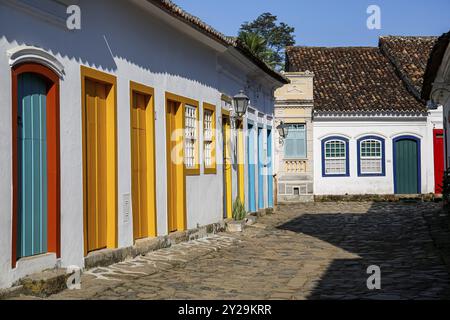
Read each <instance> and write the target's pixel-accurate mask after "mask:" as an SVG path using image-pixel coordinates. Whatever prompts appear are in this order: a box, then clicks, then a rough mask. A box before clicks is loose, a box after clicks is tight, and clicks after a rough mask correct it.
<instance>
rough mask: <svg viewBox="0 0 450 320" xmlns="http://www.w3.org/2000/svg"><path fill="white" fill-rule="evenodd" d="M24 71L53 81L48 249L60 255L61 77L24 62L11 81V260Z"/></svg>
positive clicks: (50, 94) (49, 115)
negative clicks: (19, 96) (18, 123)
mask: <svg viewBox="0 0 450 320" xmlns="http://www.w3.org/2000/svg"><path fill="white" fill-rule="evenodd" d="M24 73H34V74H37V75H40V76H41V77H44V78H45V79H46V80H47V81H48V82H49V84H50V86H49V89H48V92H47V110H46V112H47V115H46V116H47V167H48V171H47V176H48V180H47V192H48V208H47V225H48V227H47V252H54V253H56V256H57V258H60V257H61V166H60V114H59V112H60V84H59V81H60V78H59V76H58V75H57V74H56V73H55V72H54V71H52V70H51V69H49V68H48V67H46V66H44V65H42V64H39V63H34V62H33V63H23V64H19V65H17V66H14V67H13V68H12V69H11V85H12V180H13V181H12V189H13V190H12V193H13V196H12V198H13V199H12V254H11V263H12V267H13V268H15V267H16V264H17V227H18V211H17V210H18V192H19V190H18V183H19V182H18V169H19V168H18V150H17V149H18V148H17V135H18V133H17V130H18V127H17V114H18V104H19V101H18V99H19V98H18V78H19V76H20V75H21V74H24Z"/></svg>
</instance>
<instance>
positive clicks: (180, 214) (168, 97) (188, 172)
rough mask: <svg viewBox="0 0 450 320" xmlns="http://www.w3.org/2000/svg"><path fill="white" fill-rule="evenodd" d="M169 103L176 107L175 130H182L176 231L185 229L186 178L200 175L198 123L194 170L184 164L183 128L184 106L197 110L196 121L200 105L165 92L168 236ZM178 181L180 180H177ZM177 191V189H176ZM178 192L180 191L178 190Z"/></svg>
mask: <svg viewBox="0 0 450 320" xmlns="http://www.w3.org/2000/svg"><path fill="white" fill-rule="evenodd" d="M169 101H172V102H175V103H177V104H178V105H179V106H178V112H177V115H176V118H177V120H178V121H179V122H180V128H177V129H182V130H183V139H182V140H183V143H182V146H181V157H182V159H181V160H182V163H181V164H176V165H177V166H180V168H182V169H181V170H182V175H181V176H182V180H183V181H178V182H181V191H182V197H183V201H182V207H181V209H180V208H177V212H176V215H177V225H178V226H177V227H178V230H177V231H184V230H186V229H187V209H186V203H187V199H186V177H187V176H196V175H200V160H199V159H200V146H199V144H200V141H199V137H200V134H199V123H198V122H199V121H197V143H196V150H195V152H196V157H197V158H196V161H197V163H196V168H194V169H187V168H186V166H185V163H184V141H185V139H184V128H185V106H186V104H188V105H192V106H194V107H196V108H197V120H198V116H199V114H200V110H199V109H200V104H199V102H198V101H196V100H193V99H189V98H186V97H183V96H179V95H176V94H173V93H170V92H166V93H165V118H166V120H165V122H166V166H167V168H166V171H167V172H166V174H167V189H166V192H167V196H166V200H167V210H166V212H167V232H168V234H170V233H171V230H170V225H169V215H170V212H169V205H170V198H169V194H170V191H171V187H172V186H171V181H170V179H169V167H170V166H172V165H173V164H172V161H171V153H172V151H171V150H169V149H170V143H171V137H172V133H171V132H169V123H168V121H169V118H168V117H167V113H168V107H169ZM179 179H180V178H179ZM178 190H179V189H178ZM179 191H180V190H179Z"/></svg>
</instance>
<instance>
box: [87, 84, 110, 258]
mask: <svg viewBox="0 0 450 320" xmlns="http://www.w3.org/2000/svg"><path fill="white" fill-rule="evenodd" d="M85 90H86V165H87V168H86V180H87V185H86V203H87V212H86V226H87V245H88V248H87V251H88V252H91V251H95V250H99V249H104V248H106V247H107V213H108V199H107V186H108V184H107V174H108V173H107V166H106V163H107V162H108V158H107V150H106V147H107V118H106V117H107V115H106V112H107V110H106V108H107V103H106V99H107V92H108V90H109V89H108V86H107V85H106V84H103V83H100V82H95V81H93V80H86V84H85Z"/></svg>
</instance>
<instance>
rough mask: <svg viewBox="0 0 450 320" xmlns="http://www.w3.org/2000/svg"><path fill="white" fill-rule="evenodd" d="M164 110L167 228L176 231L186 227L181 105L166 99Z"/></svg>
mask: <svg viewBox="0 0 450 320" xmlns="http://www.w3.org/2000/svg"><path fill="white" fill-rule="evenodd" d="M166 111H167V112H166V130H167V131H166V137H167V156H166V157H167V181H168V183H167V207H168V208H167V211H168V230H169V232H176V231H182V230H184V229H185V228H186V223H185V203H186V198H185V192H186V191H185V180H184V179H185V177H184V161H183V156H184V153H183V149H184V144H183V139H184V136H183V131H182V130H180V129H182V128H183V106H182V104H181V103H178V102H175V101H170V100H168V101H167V110H166Z"/></svg>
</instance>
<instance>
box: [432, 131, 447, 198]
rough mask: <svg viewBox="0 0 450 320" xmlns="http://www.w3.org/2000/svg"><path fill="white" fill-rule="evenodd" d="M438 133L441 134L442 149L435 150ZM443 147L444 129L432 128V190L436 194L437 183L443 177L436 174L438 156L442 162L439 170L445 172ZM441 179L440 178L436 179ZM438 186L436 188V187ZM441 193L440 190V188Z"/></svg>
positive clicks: (439, 182)
mask: <svg viewBox="0 0 450 320" xmlns="http://www.w3.org/2000/svg"><path fill="white" fill-rule="evenodd" d="M438 135H442V149H441V150H437V136H438ZM444 149H445V137H444V129H433V159H434V161H433V165H434V189H435V190H434V192H435V193H436V194H438V193H437V191H438V189H439V188H440V187H439V185H440V184H441V183H442V179H443V178H444V177H443V176H442V177H438V176H437V172H436V171H437V170H436V168H437V164H438V163H437V159H438V158H439V157H440V158H441V162H442V168H441V170H442V171H443V172H445V155H444ZM438 179H441V180H438ZM437 187H438V188H437ZM441 193H442V190H441Z"/></svg>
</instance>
